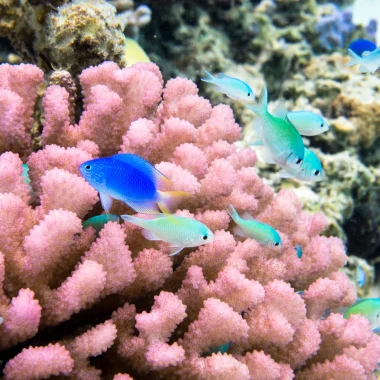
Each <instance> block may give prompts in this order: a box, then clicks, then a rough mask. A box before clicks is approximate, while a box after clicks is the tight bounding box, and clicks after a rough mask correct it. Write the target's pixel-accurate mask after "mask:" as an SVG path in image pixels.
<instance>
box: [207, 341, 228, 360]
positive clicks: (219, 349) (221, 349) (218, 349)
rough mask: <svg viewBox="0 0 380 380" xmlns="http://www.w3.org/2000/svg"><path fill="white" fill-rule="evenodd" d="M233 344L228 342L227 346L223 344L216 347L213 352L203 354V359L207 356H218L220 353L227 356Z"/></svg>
mask: <svg viewBox="0 0 380 380" xmlns="http://www.w3.org/2000/svg"><path fill="white" fill-rule="evenodd" d="M231 344H232V342H227V343H225V344H221V345H220V346H216V347H215V348H213V349H212V350H210V351H206V352H204V353H203V354H202V357H203V358H205V357H207V356H211V355H212V354H217V353H219V352H220V353H221V354H225V353H226V352H227V351H228V350H229V348H230V347H231Z"/></svg>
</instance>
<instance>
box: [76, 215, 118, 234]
mask: <svg viewBox="0 0 380 380" xmlns="http://www.w3.org/2000/svg"><path fill="white" fill-rule="evenodd" d="M118 221H119V217H118V216H117V215H113V214H102V215H96V216H93V217H92V218H89V219H87V220H86V221H84V222H83V223H82V227H83V229H85V228H87V227H92V228H94V229H95V231H96V232H100V230H101V229H102V228H103V227H104V225H105V224H106V223H108V222H118Z"/></svg>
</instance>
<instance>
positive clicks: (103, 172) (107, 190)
mask: <svg viewBox="0 0 380 380" xmlns="http://www.w3.org/2000/svg"><path fill="white" fill-rule="evenodd" d="M79 171H80V172H81V174H82V175H83V177H84V178H85V179H86V181H87V182H88V183H89V184H90V185H91V186H92V187H93V188H94V189H95V190H97V191H98V192H99V196H100V201H101V203H102V206H103V209H104V210H105V211H106V212H109V210H110V209H111V206H112V200H113V199H118V200H120V201H123V202H125V203H126V204H127V205H128V206H130V207H132V208H133V209H134V210H135V211H136V212H138V213H142V214H158V213H159V212H160V210H161V211H163V212H167V213H169V212H174V211H175V209H176V207H177V205H178V203H179V202H180V201H181V200H182V199H183V198H185V197H189V196H190V195H191V194H189V193H185V192H183V191H166V192H163V191H160V189H162V187H163V186H165V184H167V183H170V181H169V180H168V178H166V177H165V176H164V175H163V174H162V173H161V172H159V171H158V170H157V169H156V168H155V167H154V166H153V165H152V164H150V163H149V162H148V161H146V160H144V159H143V158H142V157H140V156H137V155H136V154H131V153H125V154H116V155H114V156H112V157H106V158H96V159H94V160H90V161H86V162H84V163H83V164H81V165H80V166H79Z"/></svg>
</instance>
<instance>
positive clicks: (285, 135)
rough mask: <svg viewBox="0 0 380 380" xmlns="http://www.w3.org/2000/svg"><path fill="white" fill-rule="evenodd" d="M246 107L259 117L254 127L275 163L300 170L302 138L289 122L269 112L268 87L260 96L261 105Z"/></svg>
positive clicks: (248, 105) (302, 151)
mask: <svg viewBox="0 0 380 380" xmlns="http://www.w3.org/2000/svg"><path fill="white" fill-rule="evenodd" d="M246 106H247V107H248V108H249V109H250V110H252V111H253V112H255V113H256V114H257V116H258V118H257V119H258V120H257V119H256V120H255V123H254V125H255V126H256V130H257V133H258V135H259V137H260V138H261V140H262V142H263V143H264V145H265V147H266V148H267V149H268V151H269V152H270V155H271V157H272V158H273V161H274V162H275V163H277V164H278V165H280V166H282V167H285V168H291V169H295V170H300V168H301V164H302V162H303V158H304V150H305V146H304V143H303V141H302V137H301V135H300V134H299V133H298V131H297V129H296V128H295V127H294V126H293V124H291V123H290V122H289V121H288V120H284V119H282V118H279V117H276V116H273V115H271V114H270V113H269V112H268V92H267V89H266V87H265V86H264V88H263V90H262V92H261V94H260V99H259V104H255V105H253V104H246Z"/></svg>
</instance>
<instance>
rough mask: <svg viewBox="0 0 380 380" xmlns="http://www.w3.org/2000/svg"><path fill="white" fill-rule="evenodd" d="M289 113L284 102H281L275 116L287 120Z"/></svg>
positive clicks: (274, 112)
mask: <svg viewBox="0 0 380 380" xmlns="http://www.w3.org/2000/svg"><path fill="white" fill-rule="evenodd" d="M288 112H289V111H288V109H287V108H286V106H285V103H284V101H280V102H279V103H278V105H277V107H276V108H275V109H274V111H273V116H275V117H278V118H280V119H285V118H286V115H287V114H288Z"/></svg>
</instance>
